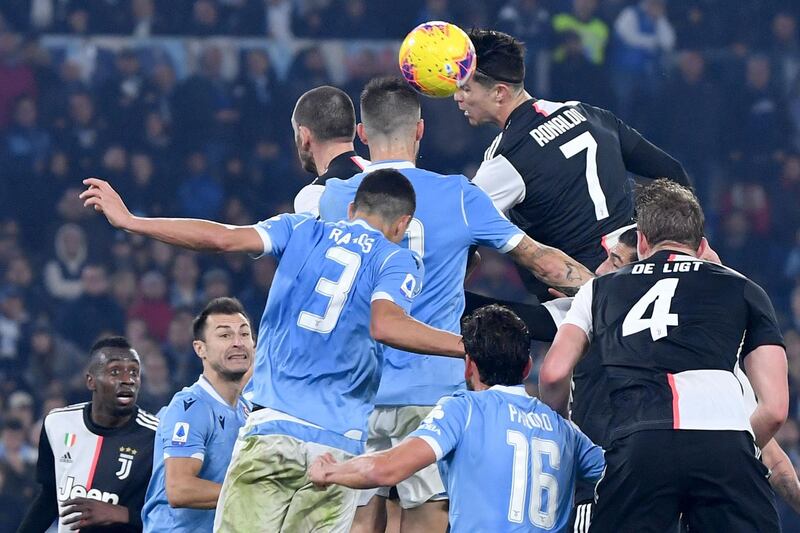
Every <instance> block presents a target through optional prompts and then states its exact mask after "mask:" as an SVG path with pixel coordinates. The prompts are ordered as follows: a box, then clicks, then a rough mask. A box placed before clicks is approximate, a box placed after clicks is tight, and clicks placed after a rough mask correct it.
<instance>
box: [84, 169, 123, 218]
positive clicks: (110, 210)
mask: <svg viewBox="0 0 800 533" xmlns="http://www.w3.org/2000/svg"><path fill="white" fill-rule="evenodd" d="M83 184H84V185H86V186H87V187H88V188H87V189H86V190H85V191H83V192H82V193H81V194H80V199H81V200H83V206H84V207H93V208H94V210H95V211H100V212H101V213H103V214H104V215H105V216H106V218H107V219H108V221H109V222H110V223H111V225H112V226H114V227H115V228H120V229H127V225H128V223H129V222H130V220H131V219H132V218H133V215H131V212H130V211H128V208H127V207H126V206H125V202H123V201H122V198H121V197H120V195H119V194H118V193H117V191H115V190H114V188H113V187H111V185H110V184H109V183H108V182H107V181H105V180H101V179H100V178H86V179H85V180H83Z"/></svg>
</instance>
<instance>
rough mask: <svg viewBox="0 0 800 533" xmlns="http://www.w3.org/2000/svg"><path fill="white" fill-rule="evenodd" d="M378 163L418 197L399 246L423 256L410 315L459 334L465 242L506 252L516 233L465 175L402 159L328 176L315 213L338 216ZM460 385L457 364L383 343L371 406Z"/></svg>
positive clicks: (419, 398) (411, 401)
mask: <svg viewBox="0 0 800 533" xmlns="http://www.w3.org/2000/svg"><path fill="white" fill-rule="evenodd" d="M382 168H396V169H398V170H399V171H400V172H401V173H402V174H403V175H404V176H405V177H406V178H408V179H409V181H411V184H412V185H413V186H414V191H415V192H416V194H417V210H416V212H415V213H414V219H413V220H412V221H411V224H410V225H409V227H408V232H407V234H406V238H405V240H404V241H403V243H401V244H402V245H403V246H405V247H407V248H410V249H411V250H413V251H415V252H416V253H418V254H419V255H420V256H421V257H422V259H423V261H425V285H424V286H423V288H422V292H421V293H420V295H419V297H418V298H417V299H416V300H414V305H413V306H412V308H411V315H412V316H413V317H414V318H416V319H417V320H419V321H421V322H424V323H426V324H430V325H431V326H434V327H437V328H440V329H444V330H447V331H451V332H453V333H460V332H461V323H460V320H461V314H462V313H463V311H464V274H465V271H466V268H467V259H468V252H469V248H470V246H473V245H481V246H487V247H490V248H495V249H497V250H500V251H501V252H507V251H509V250H511V249H513V248H514V247H515V246H516V245H517V244H519V242H520V241H521V240H522V237H523V233H522V231H521V230H520V229H518V228H517V227H516V226H515V225H513V224H512V223H511V222H509V221H508V220H507V219H506V218H505V217H504V216H503V215H502V214H500V212H499V211H497V208H495V207H494V204H493V203H492V201H491V199H490V198H489V197H488V196H487V195H486V193H485V192H483V191H482V190H481V189H479V188H478V187H477V186H475V185H473V184H472V183H470V182H469V180H467V178H465V177H464V176H461V175H454V176H443V175H441V174H436V173H435V172H430V171H427V170H422V169H418V168H415V167H414V165H413V164H412V163H410V162H407V161H394V162H392V161H389V162H381V163H372V164H371V165H369V166H368V167H366V168H365V169H364V173H362V174H357V175H355V176H353V177H352V178H350V179H349V180H339V179H331V180H328V181H327V182H326V184H325V192H324V194H323V195H322V198H321V199H320V216H321V218H322V219H323V220H340V219H342V218H345V217H346V216H347V206H348V205H349V204H350V202H352V201H353V199H354V198H355V194H356V190H357V189H358V186H359V185H360V184H361V181H362V180H363V179H364V177H365V176H366V175H367V174H368V173H369V172H372V171H375V170H379V169H382ZM463 388H464V363H463V361H460V360H458V359H452V358H444V357H436V356H419V355H415V354H411V353H407V352H403V351H400V350H396V349H393V348H387V349H386V353H385V361H384V367H383V378H382V379H381V386H380V389H379V390H378V396H377V397H376V399H375V404H376V405H434V404H435V403H436V402H437V401H438V400H439V398H441V397H442V396H446V395H449V394H452V393H453V392H455V391H457V390H460V389H463Z"/></svg>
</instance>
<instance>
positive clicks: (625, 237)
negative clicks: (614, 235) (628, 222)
mask: <svg viewBox="0 0 800 533" xmlns="http://www.w3.org/2000/svg"><path fill="white" fill-rule="evenodd" d="M638 240H639V239H638V237H637V236H636V227H635V226H634V227H632V228H630V229H627V230H625V231H623V232H622V234H620V236H619V242H621V243H622V244H624V245H625V246H627V247H628V248H636V244H637V242H638Z"/></svg>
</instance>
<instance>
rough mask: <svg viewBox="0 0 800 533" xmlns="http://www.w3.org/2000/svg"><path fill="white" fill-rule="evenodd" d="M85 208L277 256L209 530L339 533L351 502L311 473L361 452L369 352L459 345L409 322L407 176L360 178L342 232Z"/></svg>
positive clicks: (167, 236) (370, 376) (93, 198)
mask: <svg viewBox="0 0 800 533" xmlns="http://www.w3.org/2000/svg"><path fill="white" fill-rule="evenodd" d="M84 183H85V184H86V185H87V186H88V187H89V188H88V189H87V190H86V191H84V192H83V193H82V194H81V197H82V198H83V199H84V200H85V202H84V203H85V205H86V206H88V207H94V208H95V209H97V210H99V211H102V212H103V214H104V215H105V216H106V217H107V218H108V220H109V221H110V222H111V224H112V225H114V226H116V227H119V228H122V229H125V230H128V231H131V232H134V233H139V234H143V235H147V236H150V237H154V238H157V239H159V240H162V241H164V242H167V243H170V244H176V245H180V246H184V247H188V248H193V249H207V250H218V251H242V252H248V253H253V254H259V253H270V254H273V255H275V256H277V257H279V258H280V264H279V266H278V270H277V272H276V274H275V279H274V281H273V284H272V287H271V290H270V293H269V298H268V301H267V306H266V309H265V311H264V316H263V317H262V320H261V328H260V331H262V332H263V334H262V338H261V339H260V340H259V343H258V348H257V352H256V363H255V367H254V373H253V378H252V380H251V383H250V384H249V385H248V389H249V390H248V391H247V392H248V393H249V394H250V398H252V401H253V404H254V405H253V413H252V414H251V415H250V416H249V417H248V420H247V422H246V424H245V426H244V428H243V429H242V431H241V432H240V434H239V438H238V440H237V442H236V445H235V446H234V450H233V455H232V459H231V464H230V466H229V468H228V472H227V473H226V476H225V481H224V483H223V487H222V490H221V493H220V497H219V504H218V506H217V513H216V516H215V523H214V529H215V531H348V530H349V528H350V523H351V521H352V517H353V513H354V512H355V497H356V495H355V493H354V491H350V490H347V489H342V488H331V489H329V490H326V491H318V490H315V489H314V488H313V487H312V485H311V484H310V482H309V480H308V478H307V476H306V467H307V465H308V464H309V463H310V461H311V460H313V459H314V458H315V457H316V456H318V455H320V454H321V453H323V452H331V453H333V454H334V455H336V456H337V457H338V458H340V459H345V458H348V457H351V456H352V455H354V454H357V453H360V452H361V450H362V449H363V441H364V439H365V437H366V435H365V433H366V428H367V416H368V414H369V411H370V410H371V408H372V405H373V400H374V396H375V392H376V391H377V387H378V383H379V381H380V372H381V367H382V349H379V345H378V343H379V342H380V343H383V344H386V345H391V346H395V347H398V348H401V349H404V350H409V351H416V352H420V353H434V354H441V355H445V356H453V357H461V356H463V354H464V348H463V344H462V343H461V337H460V336H459V335H454V334H453V333H450V332H446V331H443V330H439V329H435V328H431V327H429V326H426V325H425V324H422V323H421V322H418V321H416V320H414V319H412V318H411V317H410V316H409V315H408V314H407V311H408V309H409V308H410V307H411V301H412V299H413V298H414V297H415V296H416V294H417V293H418V291H419V288H420V286H421V284H422V263H421V261H420V259H419V258H418V257H417V256H416V255H415V254H414V253H413V252H411V251H410V250H408V249H406V248H402V247H400V246H398V245H397V244H396V243H397V242H400V241H401V240H402V238H403V235H404V234H405V231H406V229H407V227H408V224H409V222H410V220H411V218H412V216H413V213H414V209H415V204H416V201H415V194H414V189H413V187H412V186H411V184H410V183H409V182H408V180H407V179H406V178H405V177H403V175H402V174H400V173H398V172H396V171H392V170H379V171H376V172H375V173H373V174H372V175H371V176H368V177H367V178H365V179H364V180H363V181H362V183H361V185H360V187H359V189H358V191H357V193H356V197H355V200H354V202H353V205H352V206H351V208H350V213H349V214H350V219H351V220H350V221H340V222H336V223H325V222H321V221H318V220H316V219H314V218H313V217H312V216H310V215H280V216H277V217H273V218H271V219H269V220H267V221H264V222H261V223H259V224H257V225H255V226H228V225H223V224H218V223H215V222H209V221H204V220H193V219H162V218H142V217H134V216H132V215H131V214H130V212H129V211H128V209H127V207H125V204H124V202H123V201H122V199H121V198H120V197H119V195H118V194H117V193H116V192H115V191H114V190H113V188H112V187H111V186H110V185H109V184H108V183H107V182H104V181H102V180H99V179H96V178H89V179H87V180H84Z"/></svg>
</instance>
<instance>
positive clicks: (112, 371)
mask: <svg viewBox="0 0 800 533" xmlns="http://www.w3.org/2000/svg"><path fill="white" fill-rule="evenodd" d="M110 374H111V375H112V376H118V375H119V370H118V369H116V368H112V369H111V372H110Z"/></svg>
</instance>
